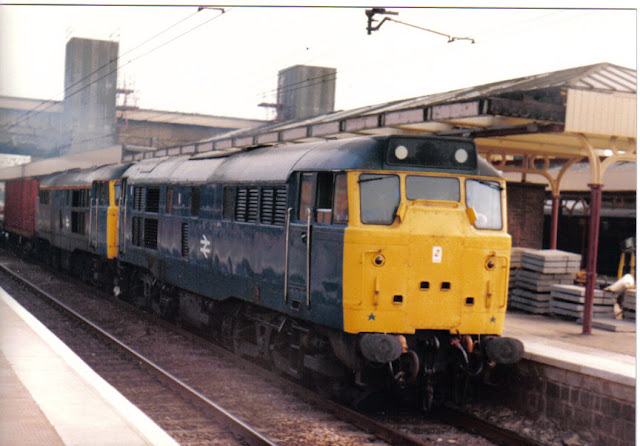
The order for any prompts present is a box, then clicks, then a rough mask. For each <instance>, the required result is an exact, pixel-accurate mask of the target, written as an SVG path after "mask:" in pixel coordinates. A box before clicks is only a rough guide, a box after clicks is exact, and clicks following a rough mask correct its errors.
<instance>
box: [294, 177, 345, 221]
mask: <svg viewBox="0 0 640 446" xmlns="http://www.w3.org/2000/svg"><path fill="white" fill-rule="evenodd" d="M307 209H311V210H312V212H313V216H312V218H313V221H314V222H316V223H321V224H332V223H337V224H346V223H347V222H348V220H349V207H348V201H347V175H346V174H345V173H344V172H340V173H335V172H318V173H303V174H301V175H300V197H299V204H298V220H299V221H306V220H307Z"/></svg>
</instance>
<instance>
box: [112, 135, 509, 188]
mask: <svg viewBox="0 0 640 446" xmlns="http://www.w3.org/2000/svg"><path fill="white" fill-rule="evenodd" d="M388 139H389V137H375V136H374V137H359V138H348V139H338V140H333V141H321V142H310V143H299V144H285V145H279V146H272V147H260V148H256V149H253V150H245V151H239V152H233V153H229V154H228V155H227V156H224V155H220V154H219V153H217V154H212V155H211V156H210V157H207V156H206V155H198V156H196V157H193V156H189V155H185V156H177V157H164V158H151V159H146V160H143V161H140V162H138V163H136V164H134V165H133V166H131V167H130V168H129V169H128V170H127V171H126V172H125V173H124V175H123V176H124V177H127V181H128V182H129V183H130V184H133V183H159V182H169V183H206V182H225V183H254V182H260V183H263V182H266V183H284V182H286V181H287V179H288V178H289V176H290V175H291V173H292V172H294V171H319V170H325V171H326V170H334V171H335V170H349V169H367V170H385V169H388V167H385V165H384V159H385V151H384V149H385V147H386V142H387V141H388ZM400 169H401V170H405V168H404V167H403V168H400ZM394 170H396V169H394ZM406 170H411V168H406ZM416 170H418V169H416ZM419 170H420V171H425V170H424V169H419ZM449 172H451V171H449ZM468 174H472V175H473V174H475V175H482V176H488V177H499V176H501V174H500V172H499V171H498V170H496V169H495V168H494V167H493V166H491V165H490V164H489V163H487V162H486V161H484V159H482V158H481V157H478V167H477V169H475V170H474V171H470V172H468Z"/></svg>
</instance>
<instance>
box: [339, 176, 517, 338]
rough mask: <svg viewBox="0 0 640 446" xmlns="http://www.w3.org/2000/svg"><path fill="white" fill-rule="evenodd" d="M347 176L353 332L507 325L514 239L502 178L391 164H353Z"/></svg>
mask: <svg viewBox="0 0 640 446" xmlns="http://www.w3.org/2000/svg"><path fill="white" fill-rule="evenodd" d="M348 184H349V197H350V198H351V199H352V201H351V203H350V204H351V210H352V212H351V213H350V221H349V227H348V229H347V230H346V232H345V256H344V282H343V283H344V300H343V305H344V329H345V331H346V332H348V333H372V332H373V333H398V334H413V333H415V332H416V330H447V331H449V332H451V333H453V334H456V333H459V334H474V335H479V334H494V335H500V334H501V333H502V326H503V322H504V316H505V311H506V306H507V305H506V304H507V289H508V279H509V255H510V249H511V238H510V236H509V234H508V233H507V231H506V203H505V202H506V194H505V184H504V180H502V179H496V178H482V177H465V176H462V175H451V174H434V173H429V174H425V173H418V172H412V173H405V172H403V173H400V172H398V173H393V174H391V173H389V172H388V171H386V172H366V173H364V172H350V173H349V178H348ZM372 208H373V209H374V210H372Z"/></svg>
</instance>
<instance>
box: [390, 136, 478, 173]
mask: <svg viewBox="0 0 640 446" xmlns="http://www.w3.org/2000/svg"><path fill="white" fill-rule="evenodd" d="M387 164H391V165H402V166H416V167H434V168H438V169H455V170H474V169H476V167H477V158H476V147H475V145H474V143H473V142H471V141H463V140H459V139H440V138H393V139H391V140H390V141H389V148H388V149H387Z"/></svg>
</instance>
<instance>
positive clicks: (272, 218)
mask: <svg viewBox="0 0 640 446" xmlns="http://www.w3.org/2000/svg"><path fill="white" fill-rule="evenodd" d="M286 215H287V189H286V188H284V187H263V188H262V200H261V202H260V223H265V224H268V225H278V226H282V225H284V223H285V219H286Z"/></svg>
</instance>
